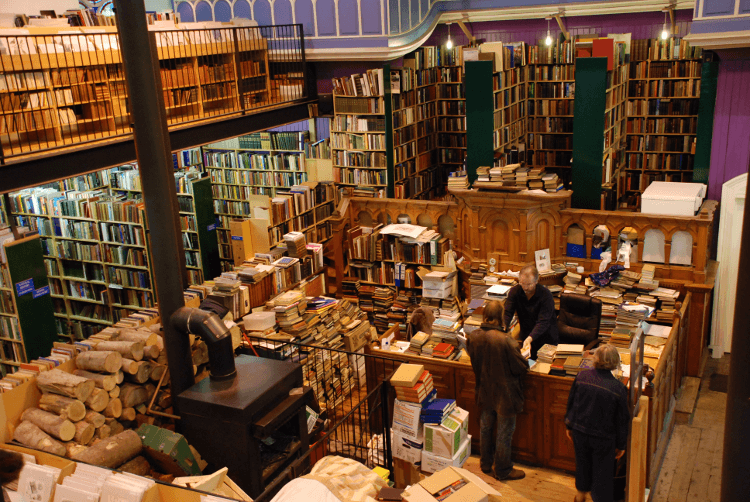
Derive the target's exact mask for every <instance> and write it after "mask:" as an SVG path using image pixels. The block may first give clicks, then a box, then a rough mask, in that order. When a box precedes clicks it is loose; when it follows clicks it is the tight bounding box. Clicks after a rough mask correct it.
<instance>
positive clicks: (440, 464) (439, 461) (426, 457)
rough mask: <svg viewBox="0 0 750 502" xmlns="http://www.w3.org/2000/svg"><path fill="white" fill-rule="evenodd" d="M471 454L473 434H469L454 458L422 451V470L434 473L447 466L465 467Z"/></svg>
mask: <svg viewBox="0 0 750 502" xmlns="http://www.w3.org/2000/svg"><path fill="white" fill-rule="evenodd" d="M470 456H471V436H467V437H466V439H464V442H463V443H461V447H460V448H459V449H458V451H457V452H456V454H455V455H453V457H452V458H445V457H441V456H439V455H433V454H432V453H427V452H426V451H423V452H422V464H421V467H422V472H427V473H432V472H437V471H439V470H442V469H445V468H446V467H463V466H464V464H465V463H466V460H467V459H468V458H469V457H470Z"/></svg>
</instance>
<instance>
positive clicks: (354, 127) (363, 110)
mask: <svg viewBox="0 0 750 502" xmlns="http://www.w3.org/2000/svg"><path fill="white" fill-rule="evenodd" d="M389 77H390V72H388V78H389ZM333 85H334V88H333V113H334V119H333V122H332V124H331V125H332V127H331V159H332V161H333V180H334V181H335V182H336V183H337V184H338V185H339V186H341V187H345V188H350V189H351V192H352V193H353V194H354V195H357V196H375V197H385V196H386V195H392V194H388V193H387V192H388V185H389V178H390V180H391V183H392V180H393V173H392V171H391V172H390V173H389V170H390V169H389V166H388V155H387V153H388V149H389V145H388V141H389V140H388V137H389V136H391V134H392V130H391V131H390V132H389V131H388V128H387V127H386V104H387V103H386V102H385V96H386V89H385V85H389V86H390V81H389V80H388V79H386V77H385V76H384V70H383V69H376V70H368V71H367V72H366V73H363V74H357V75H352V76H351V77H342V78H335V79H333ZM387 92H388V93H389V94H390V89H388V91H387ZM388 105H389V107H388V108H390V103H388ZM388 121H389V122H390V117H388Z"/></svg>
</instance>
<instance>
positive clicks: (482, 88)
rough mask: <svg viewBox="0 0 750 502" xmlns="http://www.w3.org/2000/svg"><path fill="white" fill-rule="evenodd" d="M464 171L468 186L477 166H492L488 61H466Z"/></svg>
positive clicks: (490, 69)
mask: <svg viewBox="0 0 750 502" xmlns="http://www.w3.org/2000/svg"><path fill="white" fill-rule="evenodd" d="M465 85H466V146H467V151H466V170H467V176H468V179H469V183H474V182H475V181H476V180H477V167H481V166H492V163H493V161H494V157H495V152H494V150H493V148H492V129H493V127H494V122H493V113H494V104H493V100H492V61H466V76H465Z"/></svg>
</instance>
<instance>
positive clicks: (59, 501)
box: [54, 485, 99, 502]
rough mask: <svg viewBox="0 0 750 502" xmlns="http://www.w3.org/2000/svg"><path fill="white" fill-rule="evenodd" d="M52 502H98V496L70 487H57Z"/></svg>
mask: <svg viewBox="0 0 750 502" xmlns="http://www.w3.org/2000/svg"><path fill="white" fill-rule="evenodd" d="M54 502H99V494H98V493H94V492H90V491H85V490H82V489H79V488H74V487H72V486H65V485H59V486H58V487H57V488H56V489H55V499H54Z"/></svg>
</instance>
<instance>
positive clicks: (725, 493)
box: [714, 178, 750, 502]
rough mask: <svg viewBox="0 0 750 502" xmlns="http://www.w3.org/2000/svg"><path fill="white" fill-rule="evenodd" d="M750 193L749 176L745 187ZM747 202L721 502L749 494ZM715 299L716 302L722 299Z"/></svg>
mask: <svg viewBox="0 0 750 502" xmlns="http://www.w3.org/2000/svg"><path fill="white" fill-rule="evenodd" d="M746 190H747V191H748V192H747V193H750V178H748V188H746ZM748 277H750V204H745V211H744V220H743V222H742V241H741V246H740V262H739V269H738V271H737V294H736V297H735V298H736V300H735V307H734V326H733V329H732V352H731V356H730V357H731V358H730V363H729V385H728V388H727V414H726V418H725V423H724V460H723V462H722V467H721V500H722V502H744V501H746V500H747V498H748V494H750V476H748V475H747V473H748V471H750V456H748V452H749V451H750V429H748V424H750V336H748V335H750V309H748V308H747V299H748V298H749V297H750V281H748ZM722 300H723V299H722V298H715V299H714V301H715V302H719V301H722Z"/></svg>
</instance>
